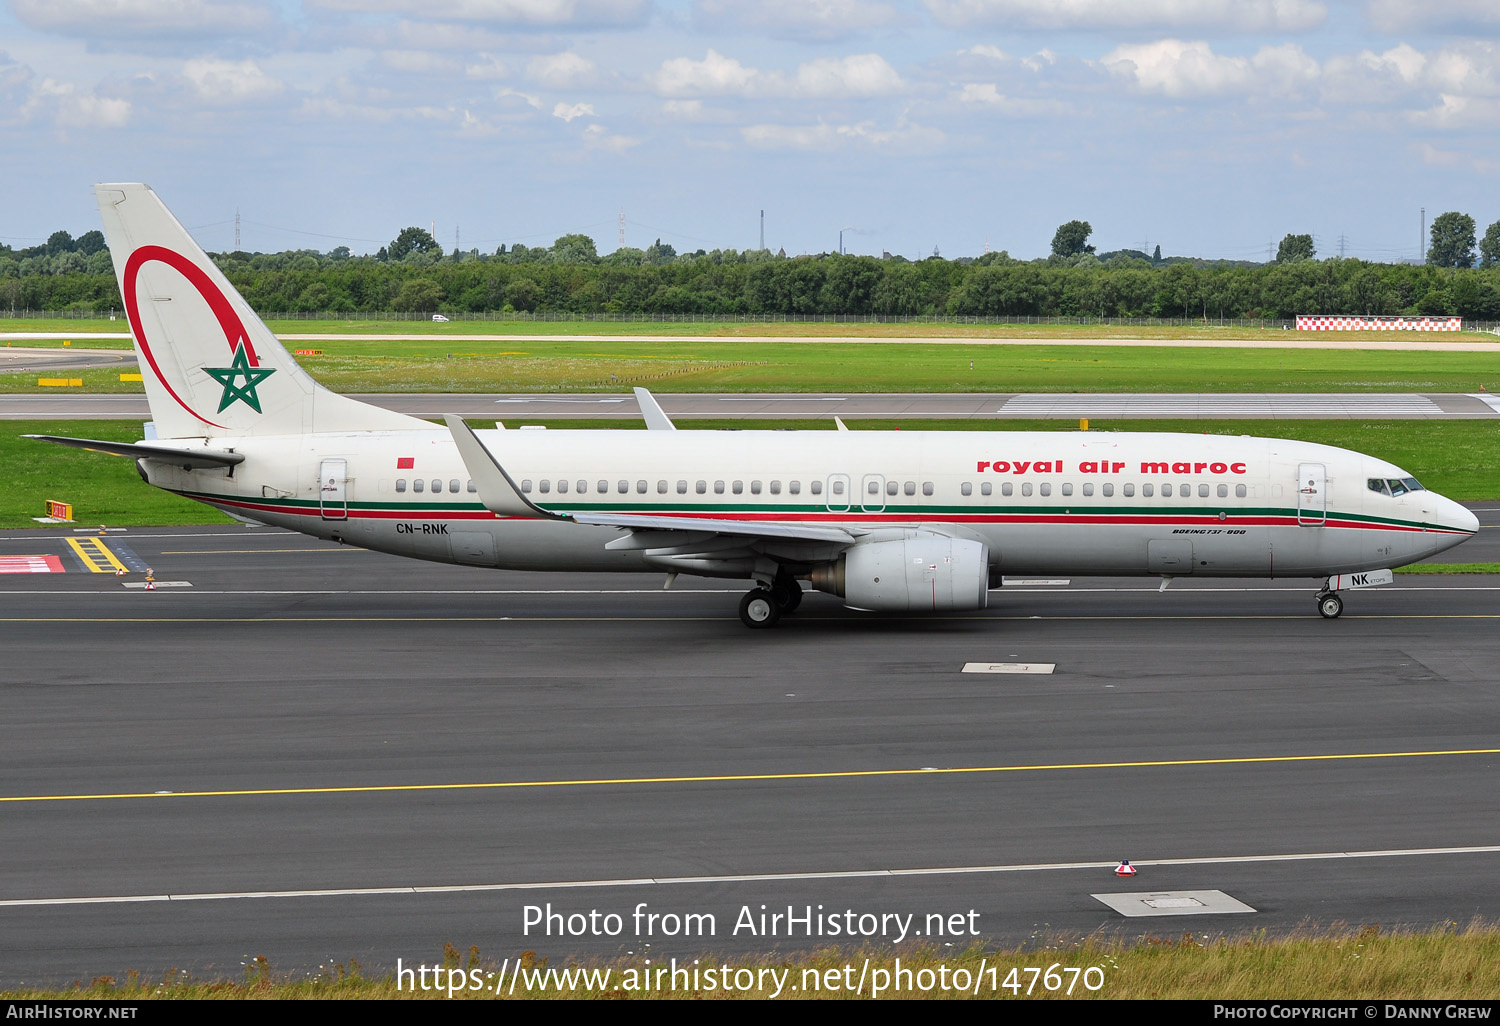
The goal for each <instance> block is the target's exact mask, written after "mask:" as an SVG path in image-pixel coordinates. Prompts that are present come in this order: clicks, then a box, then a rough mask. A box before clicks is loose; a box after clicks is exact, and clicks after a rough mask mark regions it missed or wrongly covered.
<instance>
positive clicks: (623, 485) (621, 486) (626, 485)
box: [615, 481, 630, 495]
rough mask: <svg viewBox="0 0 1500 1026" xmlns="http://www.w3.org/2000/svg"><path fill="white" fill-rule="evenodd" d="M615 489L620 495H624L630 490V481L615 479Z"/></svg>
mask: <svg viewBox="0 0 1500 1026" xmlns="http://www.w3.org/2000/svg"><path fill="white" fill-rule="evenodd" d="M615 491H617V492H619V493H620V494H621V495H625V494H627V493H629V491H630V482H629V481H616V482H615Z"/></svg>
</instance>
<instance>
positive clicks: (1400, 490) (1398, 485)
mask: <svg viewBox="0 0 1500 1026" xmlns="http://www.w3.org/2000/svg"><path fill="white" fill-rule="evenodd" d="M1389 483H1390V486H1391V494H1392V495H1405V494H1406V493H1407V492H1408V491H1410V489H1409V488H1407V487H1406V485H1405V484H1403V483H1402V482H1401V481H1398V480H1395V479H1392V480H1391V481H1390V482H1389Z"/></svg>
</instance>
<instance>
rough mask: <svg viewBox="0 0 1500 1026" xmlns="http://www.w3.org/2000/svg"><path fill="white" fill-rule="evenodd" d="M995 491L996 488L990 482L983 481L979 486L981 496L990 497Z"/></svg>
mask: <svg viewBox="0 0 1500 1026" xmlns="http://www.w3.org/2000/svg"><path fill="white" fill-rule="evenodd" d="M994 490H995V486H994V485H992V484H990V483H989V482H988V481H982V482H980V485H979V494H980V495H989V494H991V493H992V492H994Z"/></svg>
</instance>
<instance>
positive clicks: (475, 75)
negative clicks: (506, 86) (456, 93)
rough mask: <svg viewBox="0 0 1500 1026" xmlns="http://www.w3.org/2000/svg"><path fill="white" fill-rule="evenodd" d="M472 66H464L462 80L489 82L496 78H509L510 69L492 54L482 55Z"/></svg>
mask: <svg viewBox="0 0 1500 1026" xmlns="http://www.w3.org/2000/svg"><path fill="white" fill-rule="evenodd" d="M479 57H480V59H479V60H478V61H476V62H474V63H473V64H465V65H464V78H470V79H474V80H476V81H479V82H489V81H493V80H495V79H498V78H509V77H510V69H509V68H507V67H506V66H505V64H504V62H503V61H501V60H500V58H498V57H496V56H495V55H494V54H489V53H482V54H480V55H479Z"/></svg>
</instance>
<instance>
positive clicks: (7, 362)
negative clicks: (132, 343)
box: [0, 336, 136, 374]
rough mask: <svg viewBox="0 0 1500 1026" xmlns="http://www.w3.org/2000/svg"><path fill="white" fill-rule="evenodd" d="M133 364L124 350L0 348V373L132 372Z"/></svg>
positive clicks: (133, 357)
mask: <svg viewBox="0 0 1500 1026" xmlns="http://www.w3.org/2000/svg"><path fill="white" fill-rule="evenodd" d="M0 337H3V336H0ZM135 365H136V362H135V353H133V352H131V351H130V350H128V349H72V348H69V349H46V348H22V347H17V346H5V347H3V348H0V374H19V373H22V372H25V371H39V372H41V373H44V374H45V373H47V372H48V371H59V370H79V369H83V368H89V367H115V366H118V367H120V368H121V369H122V370H132V369H134V367H135Z"/></svg>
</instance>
